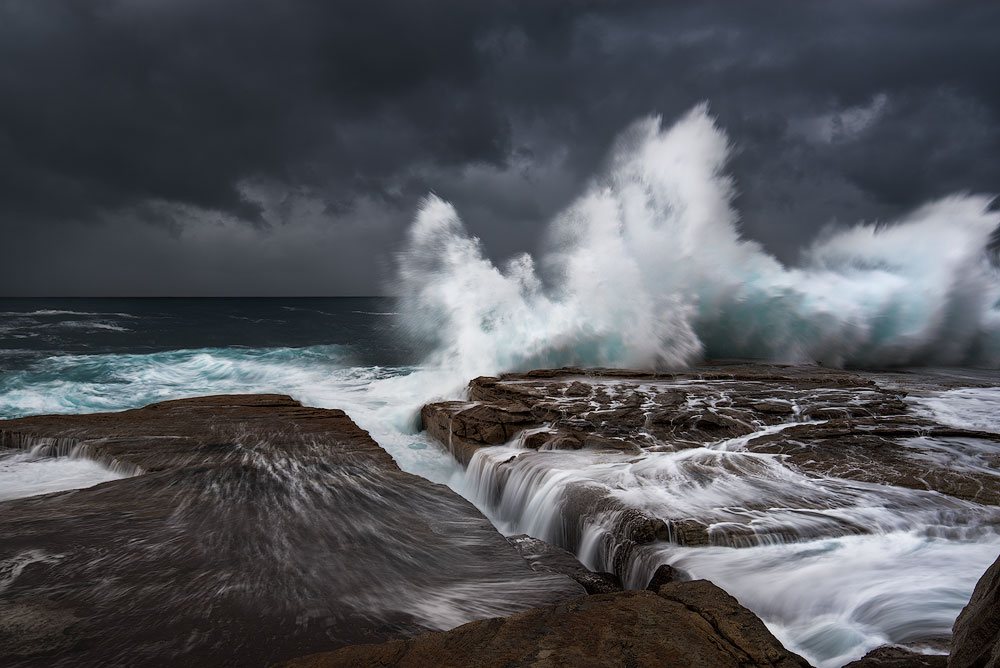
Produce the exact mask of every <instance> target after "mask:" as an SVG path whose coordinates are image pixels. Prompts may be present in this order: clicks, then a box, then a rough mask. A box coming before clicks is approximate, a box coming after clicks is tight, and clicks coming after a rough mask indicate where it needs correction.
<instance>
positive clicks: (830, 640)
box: [422, 363, 1000, 668]
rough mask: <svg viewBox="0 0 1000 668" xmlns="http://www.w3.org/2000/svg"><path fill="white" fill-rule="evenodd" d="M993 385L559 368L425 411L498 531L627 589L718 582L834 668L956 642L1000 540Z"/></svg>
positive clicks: (826, 373)
mask: <svg viewBox="0 0 1000 668" xmlns="http://www.w3.org/2000/svg"><path fill="white" fill-rule="evenodd" d="M996 380H997V377H996V374H995V373H992V372H982V373H980V372H975V371H967V370H957V371H954V372H950V371H948V370H920V371H905V372H902V371H900V372H865V373H861V372H851V371H842V370H835V369H826V368H822V367H803V366H784V365H775V364H744V363H719V364H711V365H705V366H701V367H698V368H695V369H692V370H689V371H685V372H678V373H644V372H630V371H619V370H602V369H596V370H592V369H588V370H581V369H552V370H541V371H534V372H529V373H522V374H507V375H503V376H500V377H496V378H492V377H482V378H477V379H475V380H473V381H472V382H471V383H470V385H469V388H468V392H467V396H466V398H465V401H462V402H447V403H439V404H430V405H427V406H425V407H424V408H423V411H422V416H423V421H424V425H425V427H426V428H427V430H428V432H429V433H430V434H431V435H432V436H434V437H435V438H436V440H438V441H440V442H441V443H442V444H444V445H445V447H446V448H448V449H449V450H450V451H451V452H452V453H453V454H454V456H455V457H456V458H457V459H459V460H460V461H462V462H464V463H465V465H466V474H465V485H466V489H467V490H468V492H467V494H468V495H469V497H470V498H473V499H474V500H475V502H476V504H477V506H479V507H480V508H483V509H484V511H485V512H486V513H487V514H488V515H489V516H490V517H491V519H493V520H494V521H495V522H496V523H497V524H498V526H503V527H506V528H507V529H508V530H510V531H516V532H523V533H526V534H528V535H530V536H534V537H536V538H539V539H542V540H545V541H547V542H550V543H553V544H555V545H558V546H560V547H562V548H563V549H565V550H568V551H569V552H571V553H573V554H574V555H576V556H577V557H578V558H579V559H580V561H581V562H582V563H583V564H584V565H586V566H587V567H588V568H590V569H592V570H594V571H606V572H610V573H614V574H615V575H617V576H618V577H619V578H621V580H622V582H623V584H624V585H625V587H626V588H627V589H643V588H646V587H647V586H649V584H650V583H651V582H653V583H654V584H653V586H654V587H655V586H656V585H657V584H659V583H660V582H661V581H664V580H666V581H669V580H671V579H673V577H674V574H673V573H671V572H670V571H666V570H665V569H676V570H679V571H682V572H683V573H684V574H686V575H688V576H689V577H691V578H708V579H711V580H712V581H714V582H716V583H717V584H719V585H720V586H722V587H724V588H725V589H727V590H729V591H731V592H732V593H734V594H735V595H736V596H738V597H739V598H740V600H741V601H743V602H744V604H746V605H747V606H748V607H749V608H751V609H752V610H754V611H755V612H757V613H758V614H760V616H761V617H762V618H763V619H765V620H766V621H767V622H768V624H769V625H771V628H773V629H775V631H776V633H778V634H779V635H780V636H781V637H782V639H783V640H784V641H785V642H786V643H787V646H788V647H791V648H793V649H795V651H798V652H800V653H802V654H803V655H805V656H807V658H809V659H810V660H811V661H814V662H816V663H817V664H820V665H823V666H825V667H829V668H833V667H836V666H842V665H844V664H845V663H847V662H849V661H851V660H855V659H858V658H860V657H862V656H863V655H864V654H865V653H866V652H869V651H870V650H872V648H873V647H876V646H877V645H879V644H886V643H892V644H897V645H905V646H916V645H920V643H924V644H926V642H929V641H930V640H932V639H936V640H935V642H936V641H937V640H941V639H943V642H944V645H943V646H942V647H946V646H947V642H948V638H949V636H950V629H951V625H952V623H953V621H954V619H955V616H957V615H958V612H959V610H960V609H961V605H962V604H964V602H965V600H967V599H965V597H966V596H968V595H969V594H971V592H972V586H973V583H974V582H975V578H976V577H978V574H979V573H981V572H982V571H981V570H980V569H982V568H985V565H986V564H987V563H989V561H992V559H993V555H995V554H996V549H997V548H996V545H998V544H1000V420H998V419H996V418H995V415H996V406H997V396H998V393H997V391H996ZM513 416H516V419H515V418H514V417H513ZM480 420H485V421H487V422H490V424H479V421H480ZM455 425H461V426H460V428H456V427H455ZM483 434H490V438H488V439H486V438H483V437H482V435H483ZM501 438H506V439H507V440H506V441H503V442H502V443H497V441H498V440H500V439H501ZM987 559H989V561H987ZM920 646H923V645H920ZM890 654H891V652H890V651H889V650H888V649H887V650H885V651H883V652H881V653H877V654H876V655H874V657H873V658H872V661H874V660H875V659H878V660H880V661H888V660H889V658H892V657H890V656H889V655H890ZM919 656H920V657H921V658H919V660H920V661H931V662H933V661H938V659H933V658H923V657H924V655H919ZM897 658H898V657H897ZM911 658H913V657H911ZM914 660H916V659H914ZM887 665H889V664H887ZM918 665H919V664H918Z"/></svg>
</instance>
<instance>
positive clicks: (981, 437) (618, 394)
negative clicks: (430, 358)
mask: <svg viewBox="0 0 1000 668" xmlns="http://www.w3.org/2000/svg"><path fill="white" fill-rule="evenodd" d="M883 385H885V386H883ZM468 395H469V400H468V401H465V402H444V403H436V404H429V405H427V406H425V407H424V408H423V410H422V418H423V424H424V426H425V428H426V429H427V430H428V432H429V433H430V434H431V435H432V436H434V437H435V438H436V439H437V440H438V441H440V442H441V443H442V444H444V445H445V446H446V447H448V449H449V450H450V451H451V452H452V453H453V454H454V455H455V457H456V458H457V459H459V460H460V461H462V462H463V463H465V464H466V465H469V464H470V463H472V462H473V459H474V457H475V454H476V452H478V451H479V450H481V449H483V448H488V447H491V446H497V445H500V444H508V445H512V446H514V448H513V449H511V450H509V451H505V456H507V460H506V461H505V462H504V467H500V468H499V469H497V470H496V471H495V472H494V474H493V478H494V480H492V481H490V482H491V483H492V484H494V485H496V486H497V487H498V488H499V489H498V490H497V491H496V493H495V494H494V496H495V498H496V499H497V500H499V499H500V498H501V496H502V488H503V486H504V484H505V477H506V476H508V473H507V471H509V470H512V469H516V468H517V467H519V466H520V467H527V466H529V465H535V466H541V464H539V462H541V461H543V458H544V457H545V455H546V454H548V453H550V452H559V451H566V452H572V451H579V452H583V453H587V456H588V457H590V458H591V459H593V460H600V459H601V458H602V457H603V458H604V459H606V460H607V461H609V462H610V461H628V457H629V455H636V456H641V457H649V456H650V455H652V454H655V453H657V452H664V453H678V452H681V451H683V450H685V449H690V450H692V451H698V452H697V453H696V455H695V457H692V458H691V460H690V461H689V462H683V461H682V462H681V463H680V465H681V466H690V469H691V470H690V471H689V472H688V473H689V474H690V476H691V478H692V479H693V480H694V481H695V482H697V480H698V479H699V478H702V479H704V480H705V481H708V480H709V479H710V478H712V477H713V476H715V477H718V476H727V475H729V476H736V477H743V478H747V479H750V478H755V477H760V476H762V475H764V474H766V472H765V471H764V470H763V469H764V468H766V465H767V462H766V461H765V460H761V459H757V460H751V459H748V458H743V459H740V458H735V457H732V458H722V457H720V458H719V459H718V461H715V462H712V463H711V464H710V465H709V464H705V465H703V466H700V468H699V466H696V465H694V464H692V463H691V462H693V461H694V459H695V458H697V457H702V458H704V456H705V455H706V450H707V451H708V452H713V451H714V452H719V453H723V452H733V451H740V452H746V453H753V454H759V455H774V456H776V457H777V458H778V459H777V460H775V461H780V462H781V463H782V464H783V465H784V466H788V467H792V468H794V469H796V470H798V471H801V472H803V473H805V474H807V475H810V476H818V477H822V478H836V479H843V480H848V481H857V482H860V483H870V484H875V485H886V486H892V487H899V488H905V489H913V490H920V491H930V492H934V493H937V494H941V495H944V496H945V497H948V498H951V499H954V500H955V502H972V503H975V504H983V505H987V506H998V505H1000V475H998V471H1000V448H998V444H1000V435H998V434H996V433H990V432H983V431H978V430H975V429H961V428H957V427H953V426H946V425H942V424H938V423H936V422H934V421H932V420H930V419H928V418H927V417H926V416H923V415H919V414H917V413H915V412H914V411H912V410H911V407H910V405H909V403H908V402H907V400H906V392H905V391H903V390H902V389H900V387H899V383H897V384H896V386H895V387H893V386H892V383H882V384H880V383H879V382H877V376H876V375H874V374H868V375H861V374H857V373H851V372H845V371H839V370H833V369H824V368H821V367H802V366H780V365H765V364H752V365H740V364H733V365H719V366H705V367H701V368H698V369H696V370H695V371H692V372H685V373H656V374H651V373H637V372H629V371H620V370H613V369H612V370H601V369H597V370H586V371H583V370H580V369H556V370H542V371H533V372H529V373H525V374H507V375H504V376H501V377H499V378H492V377H480V378H476V379H475V380H473V381H472V382H471V383H470V385H469V389H468ZM945 452H948V453H953V452H965V453H967V458H968V459H969V460H970V461H974V465H970V466H961V467H956V466H955V465H954V462H953V461H948V460H947V457H944V456H939V455H943V453H945ZM550 461H555V460H550ZM635 461H636V462H638V461H639V459H636V460H635ZM529 462H530V463H529ZM504 468H506V469H507V471H505V470H503V469H504ZM599 482H602V483H603V481H599ZM609 488H610V489H609ZM621 497H622V495H620V494H615V493H614V487H613V486H612V485H607V484H598V485H594V484H586V483H584V484H574V483H572V482H571V483H569V484H567V485H566V490H565V500H564V503H565V507H566V508H567V509H568V510H567V512H568V513H569V514H571V515H575V516H580V517H583V516H595V515H599V514H604V515H606V514H608V513H609V512H612V511H615V510H618V511H620V512H621V513H624V514H627V515H629V517H626V518H622V519H621V522H622V523H623V527H624V528H622V529H621V530H619V531H617V533H619V534H621V535H622V537H623V538H624V541H625V543H635V544H644V543H648V542H650V541H652V540H656V539H660V538H663V537H664V536H665V535H666V536H667V537H668V538H669V539H670V540H671V541H673V542H675V543H677V544H680V545H688V546H698V545H709V544H722V545H733V546H740V545H756V544H759V543H760V542H761V541H762V540H765V541H770V540H778V541H789V540H795V539H797V538H800V537H810V536H798V535H797V534H796V530H795V529H793V528H790V527H788V526H783V524H785V523H783V522H781V521H761V518H760V517H759V516H757V515H755V512H756V511H763V510H765V509H766V508H767V507H768V504H770V505H772V506H773V505H774V503H773V499H772V500H766V499H762V500H761V504H760V506H759V507H755V506H754V504H753V503H752V502H750V503H747V504H746V505H744V506H743V510H745V511H747V513H743V516H741V513H740V512H735V513H731V514H730V516H728V517H726V516H723V515H724V514H718V513H717V514H715V515H713V516H698V515H697V514H693V515H688V516H682V515H676V516H666V517H664V516H663V515H662V514H660V515H658V516H656V514H655V513H654V514H653V515H654V516H649V513H648V511H645V510H643V509H642V508H635V507H634V506H632V505H631V504H628V503H623V502H622V498H621ZM788 505H790V506H792V505H794V506H795V507H797V508H798V510H799V511H800V512H799V513H798V515H799V517H800V518H801V517H804V516H806V515H807V514H808V513H810V512H812V513H813V515H814V517H815V519H816V521H817V523H818V524H821V525H823V526H822V527H821V528H817V532H818V533H817V535H820V534H822V535H828V536H836V535H852V534H864V533H868V532H870V531H871V530H872V527H871V526H869V525H867V524H866V523H864V522H856V521H852V520H851V519H850V518H848V517H836V516H835V515H834V514H832V513H829V512H827V511H828V509H829V501H828V500H827V499H821V498H815V499H812V500H810V499H809V498H796V499H795V500H794V504H792V503H789V504H788ZM998 519H1000V518H998ZM799 524H801V523H799ZM568 531H570V533H572V531H573V529H572V528H570V529H568ZM812 537H814V536H812ZM562 538H563V540H560V541H558V542H559V543H560V544H563V545H567V544H568V545H573V544H575V543H576V542H578V537H574V536H572V535H566V536H563V537H562ZM624 549H625V550H626V551H627V550H628V545H627V544H626V545H625V547H624Z"/></svg>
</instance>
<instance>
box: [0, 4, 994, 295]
mask: <svg viewBox="0 0 1000 668" xmlns="http://www.w3.org/2000/svg"><path fill="white" fill-rule="evenodd" d="M998 35H1000V4H998V3H993V2H981V3H972V2H961V1H955V2H944V1H941V2H923V1H921V0H866V1H865V2H853V1H838V2H808V1H805V0H794V1H788V2H767V3H764V2H761V3H757V2H745V1H743V0H740V1H733V2H713V3H693V2H692V3H653V2H628V1H623V2H613V3H612V2H567V1H564V2H559V3H556V2H540V1H538V0H523V1H516V0H497V1H495V2H486V1H484V2H479V1H476V2H470V1H468V0H455V1H453V2H439V1H421V2H410V1H404V0H397V1H395V2H387V1H383V0H366V1H365V2H361V3H347V2H343V3H341V2H327V1H325V0H316V1H306V0H289V1H285V2H275V1H263V0H239V1H237V0H79V1H74V2H65V1H62V0H51V1H50V0H0V248H2V249H3V253H2V259H0V294H2V295H8V296H19V295H23V296H39V295H50V296H59V295H365V294H382V293H384V291H385V286H386V279H387V278H388V277H389V276H390V274H391V265H392V257H393V253H394V252H395V251H396V250H397V249H398V248H399V245H400V242H401V240H402V236H403V232H404V230H405V228H406V226H407V224H408V222H409V221H410V220H411V218H412V216H413V212H414V208H415V206H416V204H417V202H418V201H419V199H420V198H421V197H422V196H424V195H425V194H426V193H428V192H431V191H433V192H435V193H437V194H439V195H440V196H442V197H444V198H446V199H449V200H451V201H452V202H454V203H455V205H456V207H457V208H458V210H459V212H460V214H461V215H462V217H463V219H464V220H465V222H466V224H467V226H468V227H469V229H470V230H471V231H472V232H473V233H474V234H476V235H478V236H479V237H481V238H482V240H483V242H484V244H485V246H486V248H487V250H488V252H489V253H490V254H491V255H492V256H494V257H495V258H497V259H502V258H504V257H506V256H509V255H511V254H512V253H515V252H518V251H522V250H527V251H534V250H538V245H539V244H540V243H541V242H542V230H543V229H544V226H545V223H546V221H547V220H548V219H549V218H550V217H551V216H552V215H553V214H554V213H556V212H558V211H559V210H560V209H561V208H563V207H564V206H565V205H566V204H567V203H568V202H569V201H571V200H572V198H573V197H574V196H575V195H576V194H578V193H579V192H580V190H581V188H582V187H583V186H584V184H586V182H587V180H588V178H589V177H591V176H592V175H593V173H594V171H595V169H597V168H598V167H599V166H600V165H601V163H602V160H603V158H604V156H605V153H606V151H607V149H608V148H609V145H610V143H611V142H612V140H613V138H614V136H615V135H616V134H617V133H618V132H619V131H620V130H622V129H623V128H624V127H625V126H626V125H628V124H629V123H630V122H632V121H633V120H635V119H637V118H639V117H642V116H645V115H648V114H654V113H655V114H661V115H662V116H663V117H664V120H665V121H666V122H670V121H671V120H672V119H674V118H676V117H677V116H678V115H680V114H681V113H683V112H684V111H686V110H687V109H689V108H690V107H692V106H693V105H695V104H697V103H699V102H701V101H707V102H708V103H709V105H710V108H711V110H712V112H713V114H714V115H715V116H716V117H717V118H718V120H719V122H720V124H721V125H722V126H724V127H725V128H726V130H727V132H728V133H729V136H730V138H731V139H732V141H733V143H734V145H735V147H736V154H735V157H734V158H733V160H732V162H731V165H730V169H731V173H732V174H733V176H734V177H735V179H736V181H737V185H738V188H739V195H738V200H737V205H738V207H739V209H740V212H741V214H742V217H743V230H744V233H745V234H746V235H747V236H748V237H751V238H754V239H757V240H759V241H760V242H762V243H763V244H764V245H765V246H766V247H767V248H768V249H769V250H771V251H772V252H773V253H775V254H776V255H777V256H778V257H779V258H781V259H782V260H784V261H786V262H794V261H795V260H796V258H797V256H798V251H799V249H800V248H801V247H802V246H803V245H804V244H807V243H809V241H810V240H811V239H813V238H814V237H815V235H816V234H817V233H818V232H819V230H820V229H822V228H823V227H825V226H827V225H838V224H848V223H853V222H855V221H858V220H861V219H865V220H876V219H877V220H889V219H892V218H893V217H894V216H897V215H899V214H901V213H903V212H905V211H906V210H907V209H909V208H911V207H913V206H915V205H918V204H920V203H921V202H923V201H925V200H927V199H931V198H935V197H939V196H942V195H945V194H948V193H951V192H955V191H971V192H986V193H997V192H1000V85H998V84H1000V38H998Z"/></svg>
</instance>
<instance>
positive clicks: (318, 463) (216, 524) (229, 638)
mask: <svg viewBox="0 0 1000 668" xmlns="http://www.w3.org/2000/svg"><path fill="white" fill-rule="evenodd" d="M0 443H2V444H3V445H4V446H6V447H11V446H17V447H29V448H37V449H45V448H50V449H51V450H52V454H71V453H75V454H76V456H87V457H91V458H94V459H96V460H98V461H101V462H105V463H114V464H115V465H118V466H122V467H131V468H130V469H129V470H130V471H132V472H133V473H136V474H135V475H132V476H131V477H127V478H123V479H119V480H115V481H112V482H107V483H103V484H99V485H96V486H94V487H89V488H86V489H79V490H73V491H67V492H59V493H54V494H48V495H43V496H34V497H28V498H21V499H15V500H10V501H6V502H3V503H0V664H3V665H5V666H8V665H9V666H22V665H24V666H27V665H39V666H41V665H44V666H70V665H72V666H77V665H102V666H105V665H177V664H179V663H183V664H198V665H205V664H209V665H240V666H243V665H267V664H269V663H272V662H274V661H279V660H283V659H287V658H290V657H293V656H299V655H302V654H305V653H308V652H310V651H319V650H325V649H330V648H331V647H336V646H342V645H347V644H352V643H358V642H377V641H381V640H386V639H390V638H400V637H406V636H409V635H413V634H415V633H420V632H423V631H427V630H433V629H437V628H450V627H451V626H454V625H457V624H460V623H463V622H466V621H469V620H472V619H481V618H485V617H495V616H498V615H504V614H509V613H512V612H516V611H519V610H525V609H529V608H533V607H536V606H538V605H544V604H549V603H555V602H558V601H562V600H567V599H570V598H573V597H576V596H580V595H583V594H584V590H583V588H582V587H581V586H580V585H579V584H577V583H576V582H575V581H574V580H572V579H571V578H569V577H567V576H564V575H561V574H558V573H555V572H537V571H535V570H532V569H531V568H530V567H529V566H528V564H527V563H526V562H525V560H524V559H523V558H521V557H520V556H519V555H518V553H517V552H516V551H515V550H514V549H513V548H512V547H511V546H510V545H509V544H508V543H507V541H506V540H505V539H504V538H503V537H502V536H501V535H500V534H499V533H498V532H497V531H496V530H495V529H494V528H493V526H492V525H491V524H490V523H489V522H488V521H487V520H486V518H485V517H483V516H482V514H480V513H479V511H477V510H476V509H475V508H474V507H473V506H472V505H471V504H470V503H469V502H467V501H465V500H464V499H462V498H461V497H459V496H458V495H456V494H455V493H453V492H452V491H451V490H449V489H448V488H446V487H444V486H441V485H436V484H433V483H430V482H428V481H427V480H424V479H423V478H419V477H417V476H414V475H411V474H408V473H404V472H403V471H401V470H400V469H399V467H398V466H397V465H396V464H395V462H394V461H393V460H392V458H391V457H390V456H389V455H388V453H386V452H385V451H384V450H383V449H382V448H380V447H379V446H378V445H377V444H376V443H375V442H374V441H373V440H372V439H371V437H370V436H369V435H368V433H367V432H365V431H364V430H362V429H360V428H359V427H358V426H357V425H355V424H354V423H353V422H352V421H351V420H350V418H349V417H347V415H345V414H344V413H343V412H342V411H339V410H324V409H315V408H306V407H303V406H301V405H300V404H299V403H298V402H296V401H293V400H292V399H290V398H288V397H284V396H278V395H250V396H243V395H238V396H217V397H203V398H196V399H183V400H178V401H168V402H163V403H159V404H153V405H151V406H148V407H146V408H142V409H137V410H131V411H124V412H120V413H104V414H92V415H58V416H38V417H28V418H21V419H16V420H7V421H0Z"/></svg>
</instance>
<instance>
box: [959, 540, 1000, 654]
mask: <svg viewBox="0 0 1000 668" xmlns="http://www.w3.org/2000/svg"><path fill="white" fill-rule="evenodd" d="M948 668H1000V559H997V560H996V561H995V562H994V563H993V565H992V566H990V567H989V568H988V569H987V570H986V573H984V574H983V577H982V578H980V579H979V582H978V583H977V584H976V588H975V590H973V592H972V599H971V600H970V601H969V604H968V605H967V606H965V608H964V609H963V610H962V612H961V613H960V614H959V615H958V619H956V620H955V626H954V627H953V628H952V640H951V656H950V657H949V659H948Z"/></svg>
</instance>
